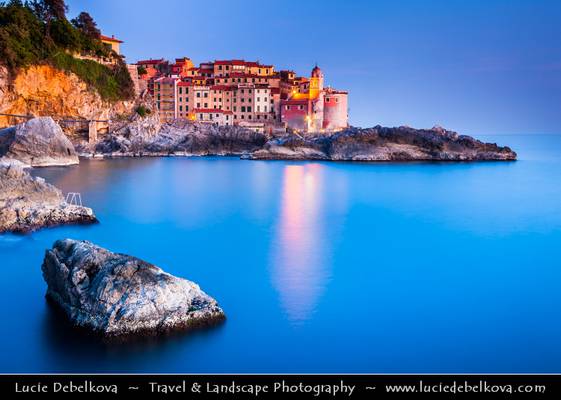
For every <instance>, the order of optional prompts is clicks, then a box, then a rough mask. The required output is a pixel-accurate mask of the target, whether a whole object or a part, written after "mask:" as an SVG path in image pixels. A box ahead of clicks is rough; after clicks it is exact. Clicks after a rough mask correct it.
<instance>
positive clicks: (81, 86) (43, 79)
mask: <svg viewBox="0 0 561 400" xmlns="http://www.w3.org/2000/svg"><path fill="white" fill-rule="evenodd" d="M133 109H134V102H133V101H119V102H108V101H103V100H102V99H101V97H100V96H99V94H98V93H97V92H96V91H95V90H94V89H92V88H91V87H89V86H88V85H87V84H86V83H85V82H84V81H82V80H81V79H80V78H78V77H77V76H76V75H75V74H72V73H68V72H63V71H60V70H58V69H55V68H53V67H51V66H49V65H35V66H31V67H28V68H26V69H22V70H20V71H18V73H17V75H16V76H15V77H13V79H12V78H11V77H10V74H9V73H8V70H7V68H6V67H3V66H0V114H2V113H5V114H17V115H28V114H31V115H36V116H57V117H70V118H75V119H98V120H106V119H112V118H114V117H115V116H117V115H121V114H130V113H131V112H132V111H133ZM16 122H22V121H21V120H16ZM14 123H15V122H14V119H13V118H9V117H5V116H2V115H0V127H6V126H10V125H13V124H14ZM80 128H83V127H80Z"/></svg>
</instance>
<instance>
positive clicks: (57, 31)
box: [0, 0, 134, 101]
mask: <svg viewBox="0 0 561 400" xmlns="http://www.w3.org/2000/svg"><path fill="white" fill-rule="evenodd" d="M65 11H66V5H65V4H64V1H63V0H36V1H32V2H25V3H24V2H22V1H21V0H10V1H9V2H8V3H2V2H0V62H1V63H4V64H5V65H6V66H7V67H8V68H9V70H10V72H11V73H12V74H15V73H17V71H18V69H21V68H26V67H29V66H31V65H39V64H50V65H52V66H53V67H55V68H58V69H61V70H64V71H67V72H72V73H74V74H76V75H77V76H78V77H80V78H81V79H82V80H84V81H85V82H87V83H88V84H89V85H90V86H91V87H92V88H94V89H95V90H97V92H98V93H99V95H100V96H101V97H102V98H103V99H104V100H109V101H117V100H127V99H130V98H132V97H133V95H134V85H133V82H132V80H131V77H130V75H129V72H128V69H127V66H126V64H125V63H124V61H123V59H122V58H121V57H120V56H119V55H118V54H116V53H114V52H113V51H112V50H110V49H109V48H107V47H106V46H104V44H103V43H102V42H101V40H100V36H99V30H98V29H97V26H96V24H95V21H94V20H93V18H91V16H90V15H89V14H87V13H81V14H80V15H79V16H78V17H77V18H75V19H73V20H72V23H71V22H69V21H68V20H67V19H66V16H65ZM74 55H81V56H86V57H92V58H97V59H100V60H101V59H105V60H111V61H113V65H112V66H107V65H104V64H101V63H98V62H96V61H94V60H89V59H80V58H77V57H75V56H74Z"/></svg>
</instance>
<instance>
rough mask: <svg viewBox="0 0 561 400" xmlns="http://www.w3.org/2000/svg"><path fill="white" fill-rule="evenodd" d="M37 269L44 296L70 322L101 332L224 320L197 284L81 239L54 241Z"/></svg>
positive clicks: (151, 331)
mask: <svg viewBox="0 0 561 400" xmlns="http://www.w3.org/2000/svg"><path fill="white" fill-rule="evenodd" d="M42 271H43V278H44V279H45V282H46V283H47V285H48V289H47V296H48V298H50V299H51V300H52V301H53V302H54V303H56V304H57V305H58V306H60V307H61V308H62V309H63V310H64V311H65V313H66V315H67V316H68V318H69V319H70V320H71V322H72V323H73V324H74V325H75V326H77V327H81V328H86V329H88V330H90V331H93V332H94V333H97V334H101V335H102V336H104V337H126V336H130V335H139V334H142V335H159V334H163V333H168V332H171V331H177V330H181V331H183V330H189V329H192V328H197V327H201V326H208V325H213V324H216V323H218V322H221V321H223V320H224V319H225V315H224V312H223V311H222V309H221V308H220V307H219V306H218V304H217V302H216V300H214V299H213V298H212V297H210V296H209V295H207V294H206V293H205V292H203V291H202V290H201V289H200V287H199V286H198V285H197V284H195V283H193V282H191V281H188V280H186V279H182V278H177V277H175V276H172V275H170V274H168V273H166V272H164V271H162V270H161V269H160V268H158V267H156V266H155V265H152V264H150V263H147V262H146V261H143V260H140V259H138V258H135V257H131V256H128V255H125V254H118V253H112V252H110V251H108V250H106V249H103V248H101V247H98V246H96V245H94V244H92V243H90V242H87V241H76V240H71V239H66V240H59V241H57V242H56V243H55V244H54V245H53V248H52V249H50V250H47V251H46V253H45V258H44V261H43V265H42Z"/></svg>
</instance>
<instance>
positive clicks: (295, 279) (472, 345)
mask: <svg viewBox="0 0 561 400" xmlns="http://www.w3.org/2000/svg"><path fill="white" fill-rule="evenodd" d="M478 138H479V139H482V140H485V141H489V142H496V143H498V144H499V145H508V146H510V147H511V148H512V149H514V150H515V151H517V152H518V155H519V160H518V161H515V162H476V163H465V162H404V163H385V162H377V163H366V162H365V163H361V162H315V161H310V162H307V161H302V162H300V161H297V162H296V161H294V162H293V161H249V160H240V159H238V158H236V157H193V158H184V157H183V158H182V157H176V158H174V157H169V158H128V159H112V160H86V159H85V160H82V161H81V163H80V165H79V166H74V167H66V168H43V169H35V170H33V171H32V173H33V174H34V175H36V176H41V177H43V178H45V179H46V180H47V181H48V182H50V183H53V184H54V185H56V186H58V187H59V188H61V189H62V190H63V192H65V193H67V192H79V193H80V194H81V197H82V200H83V202H84V205H86V206H89V207H92V208H93V209H94V211H95V213H96V214H97V216H98V218H99V220H100V223H99V224H96V225H91V226H76V225H75V226H65V227H59V228H51V229H44V230H40V231H37V232H35V233H33V234H29V235H10V234H8V235H1V236H0V269H1V270H0V272H1V274H2V279H0V304H1V307H0V321H2V330H1V333H0V335H1V340H0V354H1V357H0V372H13V373H33V372H131V373H132V372H157V373H160V372H161V373H313V372H317V373H329V372H333V373H341V372H345V373H405V372H406V373H492V372H508V373H514V372H520V373H522V372H535V373H538V372H561V340H560V338H561V136H558V135H538V134H536V135H508V136H507V135H487V136H483V135H481V136H478ZM63 238H73V239H81V240H89V241H91V242H93V243H95V244H98V245H100V246H102V247H105V248H107V249H109V250H111V251H114V252H120V253H126V254H130V255H134V256H136V257H139V258H142V259H144V260H146V261H148V262H151V263H153V264H156V265H158V266H159V267H161V268H162V269H164V270H165V271H167V272H169V273H171V274H173V275H176V276H179V277H183V278H186V279H189V280H192V281H194V282H196V283H198V284H199V285H200V286H201V288H202V289H203V290H204V291H205V292H206V293H208V294H209V295H211V296H213V297H214V298H215V299H216V300H217V301H218V302H219V304H220V305H221V307H222V308H223V309H224V312H225V313H226V316H227V320H226V321H225V322H224V323H223V324H220V325H218V326H215V327H212V328H209V329H203V330H197V331H192V332H187V333H183V334H174V335H170V336H165V337H158V338H138V339H135V340H131V341H127V342H107V341H104V340H101V339H100V338H98V337H95V336H91V335H88V334H86V333H84V332H82V331H77V330H76V329H74V328H73V327H72V326H71V325H70V324H69V323H68V321H67V319H66V318H65V316H64V315H63V314H62V313H61V312H60V311H59V310H58V309H57V308H55V307H53V306H52V305H50V304H49V303H48V302H47V301H46V299H45V292H46V284H45V282H44V280H43V277H42V274H41V263H42V260H43V257H44V254H45V250H46V249H48V248H50V247H51V246H52V245H53V243H54V242H55V241H56V240H57V239H63Z"/></svg>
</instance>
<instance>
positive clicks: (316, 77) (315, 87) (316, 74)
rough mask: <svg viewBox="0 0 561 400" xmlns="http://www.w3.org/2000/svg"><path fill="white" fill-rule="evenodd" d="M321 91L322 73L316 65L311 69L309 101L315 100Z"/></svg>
mask: <svg viewBox="0 0 561 400" xmlns="http://www.w3.org/2000/svg"><path fill="white" fill-rule="evenodd" d="M322 91H323V72H321V69H320V68H319V67H318V66H317V65H316V66H315V67H314V69H312V76H311V78H310V99H312V100H315V99H317V98H318V97H319V95H320V93H321V92H322Z"/></svg>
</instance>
